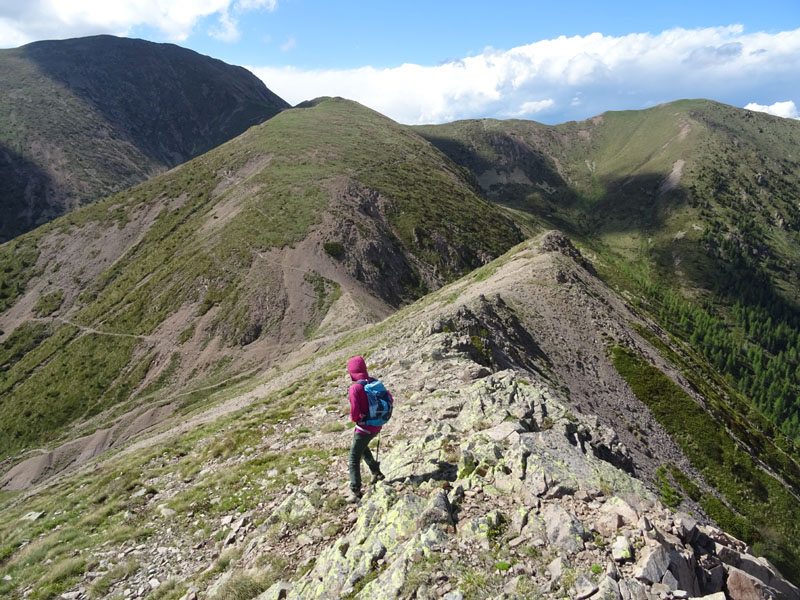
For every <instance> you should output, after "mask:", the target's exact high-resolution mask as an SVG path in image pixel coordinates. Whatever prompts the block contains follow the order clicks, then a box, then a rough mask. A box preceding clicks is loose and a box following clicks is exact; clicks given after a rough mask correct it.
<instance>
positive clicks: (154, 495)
mask: <svg viewBox="0 0 800 600" xmlns="http://www.w3.org/2000/svg"><path fill="white" fill-rule="evenodd" d="M581 262H582V260H581V257H580V254H579V253H578V252H577V251H576V250H575V248H574V247H572V246H571V244H570V242H569V241H568V240H567V238H566V237H564V236H563V235H562V234H559V233H556V232H550V233H547V234H545V235H542V236H540V237H538V238H536V239H533V240H530V241H528V242H525V243H523V244H521V245H519V246H517V247H515V248H514V249H513V250H512V251H510V252H509V253H507V254H506V255H504V256H503V257H501V258H500V259H499V260H497V261H496V262H494V263H490V264H489V265H487V266H486V267H484V268H482V269H479V270H478V271H476V272H473V273H471V274H469V275H467V276H465V277H463V278H462V279H460V280H458V281H456V282H454V283H452V284H449V285H448V286H445V287H443V288H442V289H440V290H438V291H436V292H434V293H432V294H430V295H428V296H426V297H425V298H423V299H422V300H420V301H418V302H417V303H415V304H412V305H410V306H408V307H406V308H403V309H401V310H400V311H398V312H397V313H395V314H394V315H392V316H391V317H389V318H388V319H387V320H386V321H384V322H382V323H380V324H378V325H376V326H373V327H372V328H371V329H370V330H366V331H363V332H359V333H350V334H347V335H345V336H344V337H343V338H342V339H341V340H340V341H339V342H338V343H337V344H336V345H335V346H334V347H332V348H329V349H328V350H326V351H323V352H321V353H319V354H315V356H314V359H313V363H312V362H310V361H308V360H306V361H300V362H299V363H296V364H295V365H294V366H293V368H291V369H289V368H287V371H286V372H285V373H281V374H280V375H279V376H278V377H276V378H275V379H274V380H273V381H272V382H271V383H270V382H266V383H265V384H264V386H263V387H262V388H261V389H259V390H257V391H256V390H253V393H252V394H245V395H243V396H242V398H243V403H242V404H240V405H239V407H238V408H239V411H238V412H237V413H227V415H218V417H220V418H218V419H216V420H209V421H206V422H202V421H200V422H197V423H195V424H194V425H193V426H191V427H189V428H188V430H186V429H184V430H175V431H173V433H170V432H169V430H167V431H165V434H166V436H165V437H160V438H153V439H159V441H158V443H157V444H156V445H148V446H144V445H141V446H142V447H140V448H139V450H137V451H134V452H132V453H130V454H127V455H120V456H119V457H118V458H116V459H112V460H105V461H103V462H102V463H99V464H98V463H95V467H94V468H93V469H85V470H84V472H83V473H79V474H76V475H71V476H69V477H65V478H62V480H61V481H59V482H57V483H56V484H55V485H53V486H52V490H51V491H49V492H48V491H46V490H45V491H40V493H38V494H36V495H34V496H31V497H29V498H27V499H26V500H25V502H24V503H19V504H18V505H17V506H15V507H13V508H7V509H6V510H9V513H10V514H13V515H15V516H16V518H18V519H19V518H21V517H23V516H25V515H26V514H28V513H30V514H32V515H34V516H33V517H32V518H33V520H32V521H21V520H20V521H13V520H12V519H9V520H8V524H7V525H6V526H5V530H4V532H5V535H8V536H9V537H8V538H4V540H8V541H4V543H11V545H12V548H13V545H14V540H15V539H16V540H19V539H21V538H22V537H23V536H30V534H31V532H32V531H37V530H38V531H42V535H41V536H40V537H39V538H38V539H37V541H36V542H34V543H35V544H37V545H35V546H32V547H31V548H30V549H28V550H26V547H25V546H22V547H21V548H19V549H12V550H11V554H10V558H9V560H8V562H7V563H6V566H5V567H0V568H7V569H8V572H9V573H11V574H12V578H13V579H12V583H11V584H10V585H12V586H13V585H17V584H15V583H13V582H19V583H18V585H20V586H30V585H32V582H33V581H35V579H36V577H38V575H39V573H41V570H39V571H37V567H34V566H33V564H32V563H28V566H27V567H26V566H25V565H26V562H25V561H26V557H28V556H32V555H35V553H37V552H39V551H40V548H45V549H47V548H49V549H50V550H45V551H49V552H51V553H52V556H53V557H54V559H55V560H56V561H59V563H58V564H61V563H62V562H64V561H66V560H67V558H66V557H65V554H67V555H68V554H69V552H70V551H71V550H72V549H79V554H78V555H79V556H81V557H82V561H84V563H83V564H86V565H89V564H96V565H97V569H98V574H97V576H96V577H95V579H94V580H88V579H87V578H86V576H85V575H83V574H82V572H81V571H80V570H79V569H74V568H73V572H70V573H69V574H66V575H60V576H58V577H56V578H52V577H51V578H45V582H44V583H42V584H41V586H39V587H38V588H36V589H38V590H40V593H45V592H46V591H47V590H50V591H55V590H78V591H80V590H81V589H83V590H84V591H85V593H87V594H97V595H98V596H107V595H113V594H115V593H121V592H122V591H123V590H124V589H126V588H127V589H132V590H142V591H141V592H138V591H137V593H139V594H141V595H147V594H154V593H155V591H156V590H157V589H159V588H162V586H163V589H162V592H160V593H168V594H170V597H172V596H173V595H174V597H176V598H178V597H183V596H184V595H187V594H188V595H191V594H195V595H198V597H199V595H200V594H204V595H206V596H208V597H211V598H213V597H218V598H222V597H226V596H227V595H229V594H233V593H241V594H245V595H247V596H248V597H255V596H256V595H258V594H260V593H261V592H264V593H265V595H264V596H263V597H264V598H270V597H272V596H273V595H274V596H275V597H285V598H323V597H336V598H348V597H349V598H374V597H387V598H388V597H401V598H405V597H420V596H422V597H426V598H427V597H431V598H433V597H437V596H438V597H440V596H443V595H444V594H447V593H451V592H452V593H454V594H458V593H460V594H461V595H462V596H463V597H464V598H480V597H496V596H497V595H500V594H502V593H506V594H508V595H509V596H510V597H512V598H514V597H519V598H525V597H529V596H530V595H532V594H539V595H541V596H543V597H563V595H564V594H568V595H571V596H575V597H577V596H579V595H583V594H587V595H588V596H592V595H594V594H598V593H599V594H600V596H598V597H614V598H621V597H624V596H623V594H627V595H631V594H642V595H645V596H646V594H647V593H648V592H650V593H659V592H661V591H663V592H664V593H665V594H673V593H674V594H678V592H677V591H676V590H684V591H685V592H686V593H687V595H691V596H695V597H697V596H700V595H701V594H713V593H720V592H722V591H723V590H724V592H725V593H726V594H727V596H726V597H730V598H745V597H747V596H746V595H743V594H747V593H765V594H777V596H776V597H782V598H795V597H797V594H798V591H797V588H795V587H793V586H792V585H791V584H790V583H788V581H786V580H785V579H784V578H783V577H781V576H780V575H778V572H777V570H776V569H775V567H774V566H772V565H771V564H770V563H769V562H765V561H762V560H761V559H756V558H755V557H754V556H753V555H752V554H751V551H750V549H749V548H748V547H747V546H746V545H745V544H743V543H742V542H740V541H738V540H736V539H735V538H734V537H731V536H729V535H727V534H725V533H723V532H722V531H720V530H719V529H717V528H715V527H712V526H710V525H709V524H708V520H707V518H706V517H705V516H704V514H703V509H702V508H701V507H700V506H699V505H697V504H696V503H695V502H694V500H693V499H692V497H691V491H687V490H688V489H689V485H688V484H687V483H686V481H689V480H691V481H694V482H695V484H696V485H698V486H701V487H703V488H705V486H706V485H708V484H707V482H705V481H704V479H705V474H703V473H700V472H698V471H696V470H695V469H694V468H693V467H692V465H691V464H690V463H689V462H688V461H687V460H686V458H685V457H683V451H682V450H681V449H680V448H678V446H677V444H676V442H674V441H673V440H672V439H671V437H670V436H669V435H666V434H665V432H664V431H663V429H662V426H661V425H660V424H659V423H658V421H657V420H656V419H655V418H653V417H652V416H651V414H650V412H649V411H648V410H647V409H646V408H644V407H643V405H642V404H641V400H640V399H638V398H637V397H636V395H635V394H634V393H633V391H632V390H631V389H630V388H629V387H628V386H627V384H626V383H625V379H624V377H623V375H622V373H621V372H617V371H615V367H614V366H613V365H612V355H611V353H610V352H609V351H610V349H611V348H613V347H616V346H617V345H622V346H624V347H626V348H628V349H629V350H630V351H632V352H636V353H637V354H641V356H643V357H646V359H645V360H647V361H648V362H650V361H653V362H654V363H655V364H657V365H658V367H659V369H665V370H666V372H668V373H669V377H670V380H672V381H673V382H674V383H675V384H676V385H678V386H679V387H680V388H681V389H682V390H684V393H687V394H690V395H692V396H695V397H696V396H697V394H698V392H697V391H695V390H694V389H693V387H692V384H691V382H689V381H687V380H685V379H684V378H683V376H682V375H681V374H680V373H679V372H678V371H677V370H676V369H675V368H674V367H672V366H670V365H669V363H668V360H667V359H666V358H665V357H664V356H663V355H662V354H661V352H662V351H661V350H659V349H658V348H657V347H656V346H654V345H652V344H651V343H650V341H648V339H647V338H646V337H643V336H642V335H641V334H640V333H639V331H644V330H648V331H651V332H657V331H658V330H657V328H656V327H655V325H654V324H653V323H651V322H649V320H648V319H647V318H646V317H644V316H642V315H641V314H639V313H638V311H637V310H636V309H635V308H634V307H632V306H631V305H628V304H626V303H625V302H624V301H622V300H621V299H620V298H619V297H618V296H617V294H615V293H614V292H613V291H612V290H611V289H610V288H609V287H608V286H606V285H605V284H604V283H603V282H602V281H601V280H600V279H599V278H597V276H596V275H595V274H593V273H591V271H590V270H588V269H586V268H585V267H584V266H582V265H581ZM559 299H562V300H559ZM563 299H568V300H569V303H570V305H571V307H572V308H571V309H569V310H565V311H564V312H563V313H561V314H560V317H561V318H556V319H553V318H552V317H551V316H549V315H547V314H545V312H546V311H548V310H549V311H560V310H561V309H562V308H564V307H565V305H564V302H563ZM573 309H578V313H575V310H573ZM579 314H585V315H587V317H586V318H585V319H584V318H580V317H579V316H578V315H579ZM567 315H574V318H573V319H570V318H564V317H565V316H567ZM642 328H643V329H642ZM570 347H574V348H576V352H575V353H572V354H569V353H568V349H569V348H570ZM355 352H358V353H360V354H363V355H365V356H366V358H367V361H368V364H369V365H370V367H371V369H370V370H371V372H372V373H373V374H374V375H378V376H380V377H381V379H382V380H383V381H385V382H386V383H387V385H389V387H390V389H391V390H392V391H393V394H395V395H396V397H397V398H398V404H397V407H396V415H395V418H394V419H393V421H392V422H390V424H389V426H387V428H386V432H385V436H384V439H383V440H382V441H383V444H382V448H381V453H380V460H381V462H382V465H383V469H384V471H385V473H386V474H387V478H388V479H387V481H388V483H380V484H377V485H376V486H374V487H372V488H371V489H370V490H369V491H368V493H367V495H366V497H365V500H364V501H363V502H362V503H361V505H359V506H358V507H351V508H348V507H347V505H345V504H344V503H343V501H342V500H341V498H342V496H341V495H342V494H343V493H344V489H345V488H346V468H345V465H346V450H347V447H348V444H349V440H348V438H349V435H350V432H349V430H346V429H345V430H343V427H340V426H338V425H339V421H340V420H341V421H343V420H346V407H345V404H346V401H345V399H344V398H345V396H346V390H347V386H348V382H347V381H346V379H345V373H344V370H343V365H344V363H345V362H346V357H347V356H348V355H350V354H352V353H355ZM568 356H569V360H567V357H568ZM312 364H313V366H312ZM601 372H607V374H606V375H604V376H603V377H599V376H597V373H601ZM612 372H613V373H615V374H614V375H613V376H611V373H612ZM298 374H302V375H301V376H300V377H298ZM245 397H246V398H247V399H246V401H244V398H245ZM607 405H617V406H618V407H619V409H620V410H621V411H622V413H620V414H622V415H623V416H624V417H627V418H633V417H635V418H636V425H637V426H636V427H630V428H629V427H628V426H626V424H625V418H623V419H620V416H619V415H618V414H617V413H616V412H615V411H614V410H607V408H608V406H607ZM590 407H593V408H594V409H597V410H598V412H596V413H595V412H592V411H589V410H588V409H589V408H590ZM665 459H669V462H671V463H672V466H673V467H674V468H675V469H676V471H675V472H676V473H681V474H683V476H684V477H686V478H687V480H684V482H683V483H682V484H679V483H678V482H677V481H676V480H673V479H672V476H671V475H668V474H666V475H665V474H664V472H663V471H662V469H661V466H663V465H664V461H665ZM660 465H661V466H660ZM683 486H686V487H683ZM68 490H69V491H71V493H70V494H69V496H68V498H69V499H70V500H69V501H68V503H67V505H66V506H63V507H59V508H61V509H63V510H64V511H65V512H64V513H63V514H62V513H61V511H60V510H56V509H55V507H54V505H53V502H54V501H55V500H56V497H57V496H58V495H59V494H61V493H63V492H65V491H68ZM676 494H677V499H678V503H679V504H680V505H681V506H682V507H684V508H689V510H691V511H692V513H693V514H694V515H695V518H691V517H689V515H687V514H686V513H679V514H674V513H672V512H671V511H670V510H669V509H668V508H667V504H666V503H667V502H670V503H674V502H675V498H676V496H675V495H676ZM796 507H797V505H796V503H795V510H796ZM91 515H103V516H102V517H100V516H95V517H91ZM775 516H776V515H762V518H767V519H770V518H772V517H775ZM642 517H645V519H644V520H642ZM87 518H89V519H91V520H90V522H91V523H92V524H93V525H92V526H93V527H95V528H96V529H95V531H93V533H91V534H90V536H89V538H90V539H86V540H83V539H82V540H81V541H79V542H77V545H76V542H70V541H58V540H59V537H58V536H59V535H60V534H59V533H58V532H55V533H48V531H49V527H52V524H53V523H54V522H60V523H61V524H62V529H63V530H64V534H65V537H64V538H63V539H64V540H69V539H70V535H69V532H71V531H76V530H79V528H80V527H82V526H81V525H80V522H79V521H80V519H87ZM795 526H796V520H795ZM119 528H122V529H121V530H120V529H119ZM198 532H199V533H198ZM704 536H705V537H704ZM94 539H97V540H111V541H110V543H109V544H107V545H106V546H105V547H103V548H98V547H97V546H96V545H95V542H94V541H93V540H94ZM708 539H710V540H712V541H711V542H709V541H708ZM132 540H137V541H132ZM158 547H161V548H165V549H167V550H165V551H164V552H161V551H158V550H157V548H158ZM173 549H174V550H173ZM178 555H180V556H181V560H177V559H172V558H171V557H173V556H175V557H177V556H178ZM145 556H152V557H153V558H152V559H150V558H148V559H146V560H147V565H148V568H147V569H143V568H141V567H140V566H139V564H138V561H140V560H145V559H144V557H145ZM378 556H379V557H380V558H376V557H378ZM655 556H658V558H655ZM131 557H134V558H135V559H136V561H137V562H136V563H134V562H131ZM381 561H382V562H381ZM124 565H127V566H124ZM611 565H613V567H612V566H611ZM83 568H84V569H85V567H83ZM598 568H599V570H598ZM443 570H444V572H445V574H446V577H442V575H441V572H442V571H443ZM63 571H64V568H63V566H62V568H61V572H63ZM74 571H77V572H74ZM667 573H670V575H667ZM152 580H155V581H156V582H157V583H149V582H152ZM93 581H94V582H93ZM612 582H613V583H612ZM8 585H9V584H6V586H8ZM81 586H83V587H81ZM662 586H663V587H662ZM737 586H738V587H737ZM6 589H21V588H13V587H12V588H9V587H6ZM237 590H238V591H237ZM281 590H282V591H281ZM737 590H738V591H737ZM747 590H749V591H747ZM759 590H760V591H759ZM776 590H781V591H780V592H777V591H776ZM588 596H587V597H588ZM453 597H457V596H453ZM720 597H721V596H720Z"/></svg>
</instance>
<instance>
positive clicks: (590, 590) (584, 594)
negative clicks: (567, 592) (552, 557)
mask: <svg viewBox="0 0 800 600" xmlns="http://www.w3.org/2000/svg"><path fill="white" fill-rule="evenodd" d="M598 589H599V588H598V587H597V584H595V582H594V581H592V580H591V579H589V578H588V577H587V576H586V575H585V574H584V573H578V576H577V577H576V578H575V583H573V584H572V592H573V595H574V597H575V599H576V600H584V599H585V598H588V597H589V596H591V595H592V594H594V593H595V592H596V591H598Z"/></svg>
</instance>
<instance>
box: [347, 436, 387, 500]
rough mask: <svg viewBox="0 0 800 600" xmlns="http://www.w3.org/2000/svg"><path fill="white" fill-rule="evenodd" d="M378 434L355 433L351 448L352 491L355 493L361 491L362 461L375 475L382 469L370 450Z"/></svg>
mask: <svg viewBox="0 0 800 600" xmlns="http://www.w3.org/2000/svg"><path fill="white" fill-rule="evenodd" d="M377 435H378V434H377V433H354V434H353V443H352V445H351V446H350V489H351V490H353V491H354V492H360V491H361V459H362V458H363V459H364V462H365V463H367V466H368V467H369V470H370V471H372V472H373V473H374V472H375V471H377V470H378V469H379V468H380V465H378V462H377V461H376V460H375V457H374V456H372V452H371V451H370V449H369V443H370V442H371V441H372V438H374V437H375V436H377Z"/></svg>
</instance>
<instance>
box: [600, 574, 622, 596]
mask: <svg viewBox="0 0 800 600" xmlns="http://www.w3.org/2000/svg"><path fill="white" fill-rule="evenodd" d="M597 588H598V589H597V596H595V597H596V598H597V600H621V599H622V596H621V595H620V593H619V584H618V583H617V582H616V581H614V580H613V579H612V578H611V577H603V579H602V580H601V581H600V584H599V585H598V586H597Z"/></svg>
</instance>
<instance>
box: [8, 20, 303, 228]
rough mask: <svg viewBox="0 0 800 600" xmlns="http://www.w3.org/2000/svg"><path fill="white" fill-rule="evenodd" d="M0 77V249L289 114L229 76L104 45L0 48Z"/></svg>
mask: <svg viewBox="0 0 800 600" xmlns="http://www.w3.org/2000/svg"><path fill="white" fill-rule="evenodd" d="M0 73H2V78H3V86H2V89H0V175H2V177H0V198H2V203H3V210H2V216H1V217H0V241H5V240H8V239H10V238H12V237H14V236H15V235H17V234H19V233H21V232H24V231H28V230H30V229H32V228H33V227H35V226H36V225H39V224H41V223H43V222H45V221H48V220H50V219H52V218H54V217H56V216H59V215H62V214H64V213H65V212H67V211H69V210H71V209H73V208H76V207H77V206H81V205H83V204H86V203H88V202H91V201H94V200H98V199H100V198H103V197H104V196H107V195H109V194H110V193H112V192H116V191H119V190H121V189H123V188H125V187H129V186H131V185H134V184H136V183H139V182H141V181H143V180H145V179H147V178H148V177H151V176H153V175H155V174H156V173H158V172H160V171H163V170H164V169H165V168H170V167H173V166H175V165H177V164H180V163H182V162H184V161H186V160H188V159H190V158H193V157H195V156H198V155H200V154H202V153H203V152H206V151H208V150H210V149H211V148H214V147H215V146H218V145H219V144H221V143H223V142H225V141H227V140H229V139H231V138H232V137H235V136H236V135H239V134H240V133H242V132H243V131H244V130H245V129H247V128H248V127H250V126H251V125H255V124H257V123H260V122H262V121H264V120H266V119H268V118H270V117H272V116H273V115H274V114H276V113H277V112H278V111H280V110H282V109H284V108H288V106H289V105H288V104H287V103H286V102H285V101H283V100H282V99H280V98H278V97H277V96H276V95H275V94H273V93H272V92H270V91H269V90H268V89H267V88H266V87H265V86H264V84H263V83H262V82H261V81H260V80H259V79H258V78H256V77H255V76H254V75H252V74H251V73H249V72H247V71H246V70H244V69H242V68H241V67H234V66H231V65H227V64H225V63H223V62H221V61H218V60H215V59H212V58H209V57H206V56H201V55H199V54H197V53H195V52H192V51H190V50H186V49H184V48H179V47H178V46H173V45H171V44H153V43H151V42H145V41H143V40H134V39H126V38H115V37H112V36H95V37H88V38H78V39H71V40H59V41H46V42H35V43H33V44H28V45H27V46H23V47H21V48H15V49H11V50H0Z"/></svg>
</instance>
